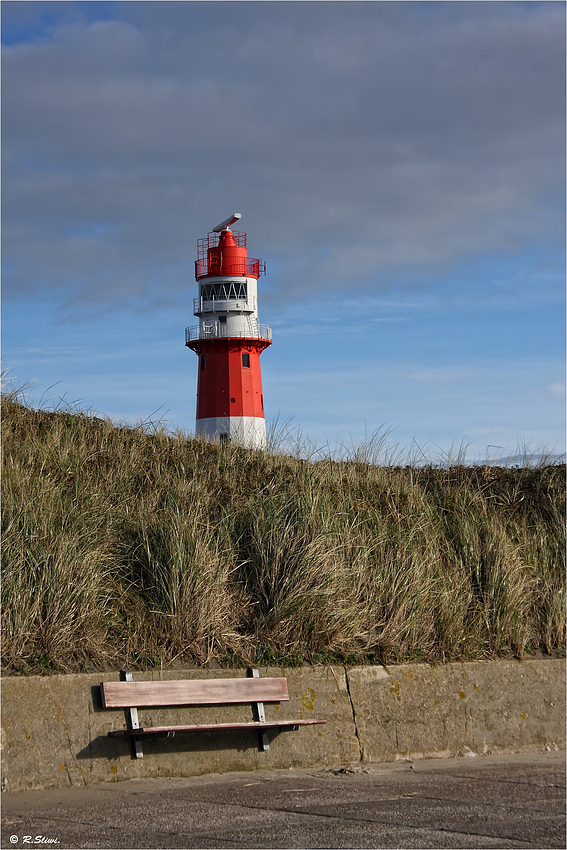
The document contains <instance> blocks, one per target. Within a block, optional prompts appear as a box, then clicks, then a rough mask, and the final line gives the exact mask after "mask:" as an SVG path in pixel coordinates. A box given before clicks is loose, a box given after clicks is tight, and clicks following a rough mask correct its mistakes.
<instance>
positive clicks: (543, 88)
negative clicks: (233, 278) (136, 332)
mask: <svg viewBox="0 0 567 850" xmlns="http://www.w3.org/2000/svg"><path fill="white" fill-rule="evenodd" d="M19 5H20V4H4V16H5V17H6V16H7V23H8V25H9V24H10V14H15V11H17V10H15V11H14V12H11V9H10V7H13V6H19ZM23 5H28V4H23ZM95 5H96V4H95ZM31 6H32V7H33V6H37V7H38V11H37V14H36V17H35V19H34V17H33V10H31V9H29V8H28V9H27V10H22V12H21V15H20V21H19V23H17V22H14V23H13V27H16V26H17V27H19V29H18V32H20V33H21V32H23V31H24V30H25V31H26V32H28V33H30V32H32V31H33V32H34V33H35V34H34V36H33V38H32V37H31V36H28V38H27V39H23V37H22V39H21V40H20V41H18V40H17V39H16V40H13V41H12V42H11V43H8V45H7V46H6V47H4V95H3V110H4V139H3V142H4V145H3V149H4V259H5V262H6V272H5V276H4V294H5V296H8V297H14V298H19V297H21V296H22V295H25V294H26V293H31V292H54V291H57V290H60V291H61V292H64V293H66V297H67V298H68V299H69V300H70V301H71V302H72V303H76V304H78V305H80V304H84V303H85V302H93V303H94V302H99V303H103V304H109V305H112V304H118V303H121V302H122V303H123V302H124V301H125V300H126V301H127V300H129V299H137V300H140V299H143V298H158V297H162V298H163V297H166V298H171V299H173V300H175V299H176V298H178V297H180V295H181V294H182V293H186V291H187V287H188V286H189V287H192V286H193V281H192V277H193V275H192V260H193V258H194V251H195V249H194V243H195V239H196V238H197V237H199V236H202V235H204V234H205V232H206V231H207V229H208V228H209V227H211V226H212V225H213V224H215V223H216V222H217V220H219V219H222V218H224V217H225V216H226V215H227V214H229V213H230V212H232V211H233V210H234V209H238V210H240V211H242V213H243V220H242V227H243V228H245V229H246V230H248V231H249V237H250V238H249V246H250V252H251V254H254V255H258V254H261V255H262V257H263V258H264V259H265V258H266V255H267V256H268V257H270V258H272V259H273V260H274V261H275V263H274V265H275V267H276V269H277V271H276V272H275V274H273V275H272V276H271V277H270V278H269V281H268V285H269V286H271V287H272V289H273V291H274V292H275V293H280V297H282V298H283V297H285V298H289V297H292V298H301V297H304V296H306V295H311V294H313V293H316V292H320V291H322V290H323V289H333V288H338V287H343V286H345V285H348V286H362V287H364V286H365V285H368V284H369V283H373V284H375V285H377V286H381V287H387V286H391V285H392V283H395V282H396V281H399V280H400V279H404V278H407V277H408V276H411V275H412V274H413V275H415V274H418V275H422V276H423V277H424V280H425V279H427V275H428V274H429V273H431V272H432V271H434V270H439V269H443V268H444V269H446V268H447V267H449V266H450V265H451V264H453V263H456V262H459V261H462V260H463V259H468V258H471V257H472V258H474V257H478V256H481V255H483V254H485V253H487V252H488V253H492V254H498V253H506V252H509V251H515V250H518V249H519V248H520V247H525V245H526V244H534V245H537V244H539V243H541V242H548V243H549V244H551V245H555V246H556V247H557V246H559V245H561V243H562V240H563V235H564V227H563V224H562V210H563V200H562V198H561V197H559V196H560V194H561V192H559V191H558V190H557V186H558V185H561V186H562V185H563V178H562V174H563V168H564V153H563V138H564V121H563V111H564V71H563V69H564V37H563V19H564V8H563V6H562V5H561V4H555V3H539V4H535V5H534V4H481V3H475V4H468V3H442V4H435V3H434V4H421V3H324V4H322V3H310V2H307V3H287V2H283V3H274V4H271V3H248V2H242V3H241V2H239V3H224V2H221V3H214V4H210V3H201V4H199V3H157V2H148V3H137V2H133V3H127V4H122V3H115V4H108V5H107V4H99V6H100V11H101V14H102V16H103V18H104V16H105V15H106V18H104V19H100V20H93V19H92V17H91V19H89V18H88V17H87V11H86V7H90V12H89V13H88V14H90V15H91V16H92V15H93V14H94V13H93V11H92V7H93V4H74V3H69V4H43V3H39V4H31ZM64 7H68V8H64ZM46 9H47V10H50V9H51V12H52V16H51V18H49V21H48V24H49V25H48V24H46V23H45V18H42V20H44V23H43V24H42V27H43V28H42V27H40V25H39V24H38V20H39V19H40V18H41V16H42V15H44V16H45V14H46ZM24 12H25V14H24ZM58 16H59V17H58ZM34 22H35V24H36V30H34V29H33V25H34ZM24 25H25V26H24ZM22 28H24V29H22ZM26 28H27V29H26ZM4 30H5V31H6V20H5V23H4ZM9 35H10V33H8V36H9ZM8 36H7V37H8ZM8 41H9V42H10V38H9V37H8ZM256 246H257V247H256Z"/></svg>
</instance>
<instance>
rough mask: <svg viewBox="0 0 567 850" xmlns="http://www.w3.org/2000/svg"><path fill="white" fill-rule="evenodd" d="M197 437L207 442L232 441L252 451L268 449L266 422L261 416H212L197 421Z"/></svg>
mask: <svg viewBox="0 0 567 850" xmlns="http://www.w3.org/2000/svg"><path fill="white" fill-rule="evenodd" d="M195 436H196V437H201V438H204V439H207V440H221V441H222V440H230V441H231V442H235V443H238V444H239V445H241V446H248V447H249V448H252V449H264V448H266V422H265V420H264V419H261V418H260V417H259V416H211V417H210V418H209V419H197V422H196V425H195Z"/></svg>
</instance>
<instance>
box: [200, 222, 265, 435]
mask: <svg viewBox="0 0 567 850" xmlns="http://www.w3.org/2000/svg"><path fill="white" fill-rule="evenodd" d="M239 218H240V213H235V214H234V215H233V216H231V217H230V218H227V219H226V221H223V222H222V223H221V224H219V225H218V226H217V227H215V228H214V230H213V231H212V232H211V233H209V234H208V235H207V236H205V237H204V238H203V239H199V240H198V242H197V257H198V259H197V261H196V262H195V279H196V281H197V286H198V288H199V297H198V298H196V299H195V300H194V302H193V312H194V314H195V316H198V317H199V324H198V325H196V326H195V327H191V328H186V330H185V345H187V346H188V347H189V348H191V349H193V351H194V352H195V353H196V354H197V355H198V357H199V367H198V376H199V377H198V381H197V423H196V429H195V432H196V436H197V437H207V438H209V439H217V440H235V441H236V442H238V443H241V444H243V445H246V446H252V447H255V448H261V447H262V446H265V444H266V422H265V419H264V396H263V392H262V374H261V371H260V354H261V353H262V351H264V349H265V348H267V347H268V346H269V345H271V344H272V329H271V328H269V327H268V326H267V325H260V324H259V323H258V278H259V277H260V275H262V274H265V273H266V264H265V263H262V261H261V260H256V259H253V258H251V257H248V255H247V251H246V233H244V232H242V231H236V230H235V231H231V230H230V226H231V225H232V224H234V222H236V221H238V219H239Z"/></svg>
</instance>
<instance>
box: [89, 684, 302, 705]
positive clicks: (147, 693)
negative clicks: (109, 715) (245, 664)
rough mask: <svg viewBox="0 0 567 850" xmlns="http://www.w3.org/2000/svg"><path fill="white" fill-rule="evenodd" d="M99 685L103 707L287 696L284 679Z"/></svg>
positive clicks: (274, 699) (266, 699)
mask: <svg viewBox="0 0 567 850" xmlns="http://www.w3.org/2000/svg"><path fill="white" fill-rule="evenodd" d="M100 687H101V692H102V702H103V705H104V707H105V708H132V707H136V708H145V707H150V706H166V705H228V704H230V703H247V702H281V701H283V700H288V699H289V693H288V689H287V679H285V678H277V679H275V678H272V679H270V678H266V679H191V680H172V681H167V682H102V683H101V686H100Z"/></svg>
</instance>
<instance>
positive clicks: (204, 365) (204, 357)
mask: <svg viewBox="0 0 567 850" xmlns="http://www.w3.org/2000/svg"><path fill="white" fill-rule="evenodd" d="M206 368H207V355H206V354H201V369H206Z"/></svg>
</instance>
